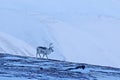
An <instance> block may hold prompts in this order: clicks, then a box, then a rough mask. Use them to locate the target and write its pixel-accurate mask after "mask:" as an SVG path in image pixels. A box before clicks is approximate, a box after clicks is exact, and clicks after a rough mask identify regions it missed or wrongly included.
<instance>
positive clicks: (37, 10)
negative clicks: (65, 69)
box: [0, 0, 120, 67]
mask: <svg viewBox="0 0 120 80" xmlns="http://www.w3.org/2000/svg"><path fill="white" fill-rule="evenodd" d="M106 4H107V5H106ZM119 4H120V2H119V1H117V0H106V1H104V0H100V1H95V0H91V1H90V0H84V1H82V0H76V1H69V0H60V1H56V0H51V1H49V0H44V1H41V0H17V1H16V0H0V32H3V33H5V34H9V35H10V36H12V37H14V38H15V39H12V40H13V41H14V42H16V43H12V42H13V41H12V40H10V41H9V40H8V38H6V36H3V37H2V38H0V41H1V42H0V43H1V44H2V45H1V46H4V49H3V47H1V46H0V47H1V48H2V49H3V50H2V51H5V52H7V53H11V48H8V46H11V45H14V46H12V53H16V51H15V49H16V46H17V50H21V51H20V52H19V54H20V55H24V54H26V55H28V56H35V48H36V47H37V46H39V45H42V46H48V45H49V43H51V42H53V43H54V49H55V52H54V54H51V55H50V56H49V57H50V58H54V59H60V60H65V58H66V60H67V61H74V62H84V63H91V64H98V65H107V66H115V67H120V65H119V63H118V61H119V56H120V55H119V53H120V49H119V47H120V42H119V41H120V38H119V34H120V32H119V30H120V28H119V25H120V19H119V16H120V15H119V14H120V12H119V7H120V6H119ZM71 5H72V6H71ZM1 36H2V34H1ZM4 38H6V39H7V42H9V43H6V42H5V41H3V39H4ZM16 38H17V39H16ZM6 39H5V40H6ZM18 39H19V40H18ZM19 41H21V42H22V44H23V45H25V46H24V47H23V46H22V45H19V44H17V43H19ZM2 42H3V43H2ZM11 43H12V44H11ZM6 44H7V45H6ZM26 44H27V45H26ZM28 45H29V46H32V49H30V48H29V49H30V51H29V52H27V53H22V52H26V51H24V49H25V50H26V49H27V50H29V49H28ZM8 49H10V50H8ZM29 53H30V54H29ZM16 54H17V53H16Z"/></svg>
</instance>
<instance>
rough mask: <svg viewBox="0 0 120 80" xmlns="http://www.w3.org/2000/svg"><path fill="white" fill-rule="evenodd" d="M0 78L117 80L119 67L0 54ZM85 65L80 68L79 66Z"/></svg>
mask: <svg viewBox="0 0 120 80" xmlns="http://www.w3.org/2000/svg"><path fill="white" fill-rule="evenodd" d="M0 61H1V62H0V80H21V79H22V80H119V79H120V69H119V68H112V67H105V66H96V65H90V64H83V63H72V62H64V61H57V60H47V59H37V58H30V57H22V56H15V55H10V54H0ZM82 65H83V66H85V69H82V68H81V66H82Z"/></svg>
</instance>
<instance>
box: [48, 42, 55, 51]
mask: <svg viewBox="0 0 120 80" xmlns="http://www.w3.org/2000/svg"><path fill="white" fill-rule="evenodd" d="M52 45H53V43H50V44H49V50H50V51H51V52H54V49H53V46H52Z"/></svg>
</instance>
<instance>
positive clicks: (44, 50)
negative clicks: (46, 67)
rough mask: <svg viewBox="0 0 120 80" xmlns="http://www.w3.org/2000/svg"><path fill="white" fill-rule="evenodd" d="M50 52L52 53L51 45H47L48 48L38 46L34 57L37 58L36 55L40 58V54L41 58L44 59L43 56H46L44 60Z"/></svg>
mask: <svg viewBox="0 0 120 80" xmlns="http://www.w3.org/2000/svg"><path fill="white" fill-rule="evenodd" d="M52 52H54V50H53V47H52V43H50V44H49V47H48V48H47V47H42V46H39V47H37V52H36V57H37V55H39V57H40V58H42V57H41V54H42V55H43V58H44V56H46V58H47V59H48V55H49V54H51V53H52Z"/></svg>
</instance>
